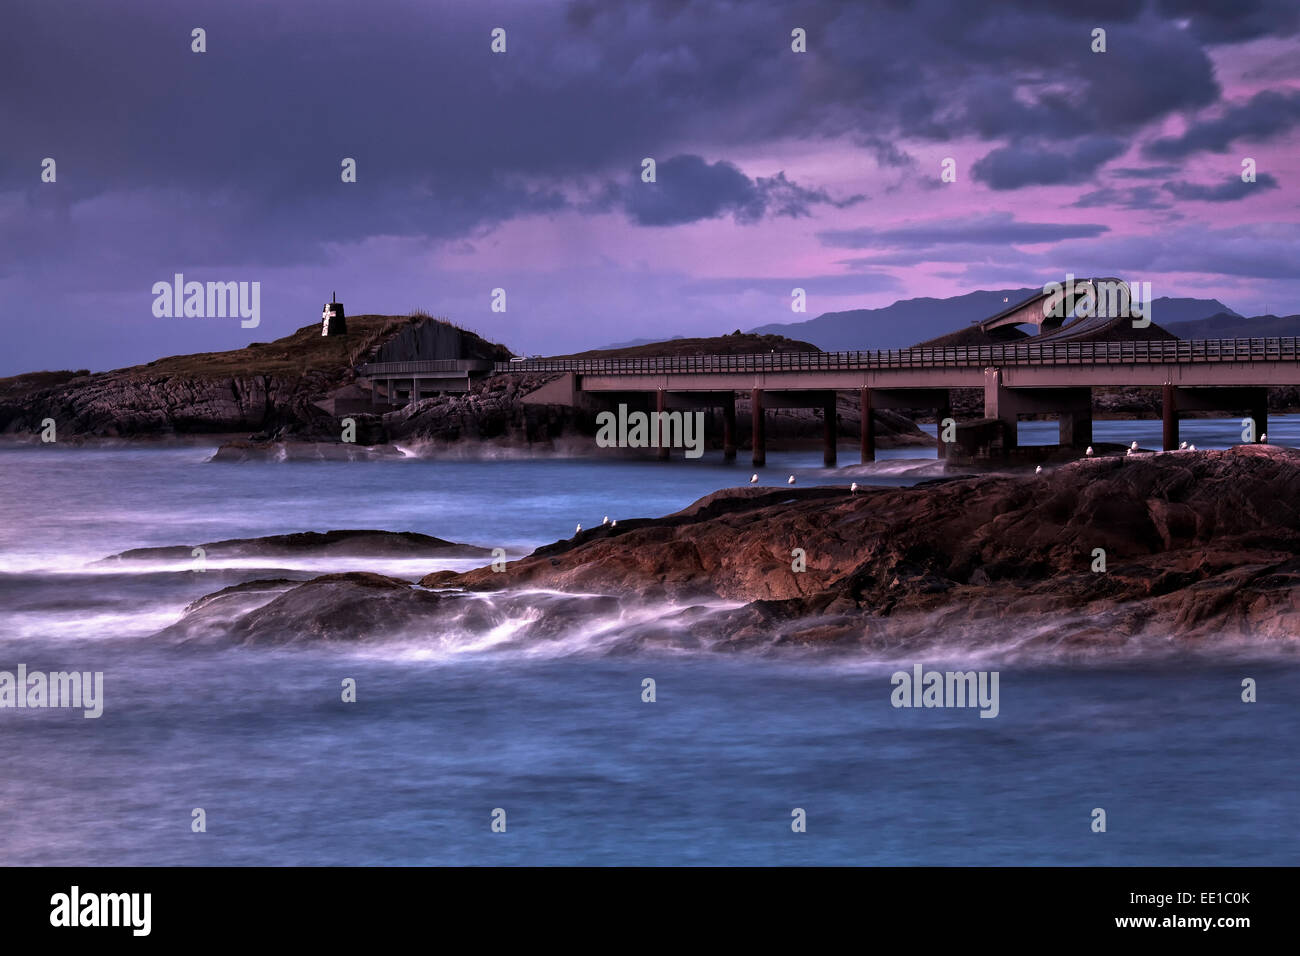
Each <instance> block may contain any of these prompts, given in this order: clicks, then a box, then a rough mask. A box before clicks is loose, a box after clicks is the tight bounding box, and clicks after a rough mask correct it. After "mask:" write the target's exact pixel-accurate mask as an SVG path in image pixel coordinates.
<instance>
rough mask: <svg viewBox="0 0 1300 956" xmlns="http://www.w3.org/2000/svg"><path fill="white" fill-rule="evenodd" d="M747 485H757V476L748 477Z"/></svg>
mask: <svg viewBox="0 0 1300 956" xmlns="http://www.w3.org/2000/svg"><path fill="white" fill-rule="evenodd" d="M749 483H750V484H751V485H756V484H758V475H750V476H749Z"/></svg>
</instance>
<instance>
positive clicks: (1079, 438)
mask: <svg viewBox="0 0 1300 956" xmlns="http://www.w3.org/2000/svg"><path fill="white" fill-rule="evenodd" d="M1058 427H1059V433H1058V434H1059V436H1060V437H1059V439H1058V441H1059V442H1060V444H1061V447H1063V448H1087V447H1088V446H1089V445H1091V444H1092V410H1091V409H1089V410H1088V411H1086V412H1082V411H1065V412H1061V416H1060V423H1059V426H1058Z"/></svg>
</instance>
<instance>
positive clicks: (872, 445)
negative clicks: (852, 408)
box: [858, 388, 876, 465]
mask: <svg viewBox="0 0 1300 956" xmlns="http://www.w3.org/2000/svg"><path fill="white" fill-rule="evenodd" d="M858 408H859V409H861V414H862V424H861V426H860V428H859V431H860V435H859V442H860V444H861V446H862V464H864V465H866V464H868V463H870V462H873V461H875V460H876V423H875V420H874V417H873V415H872V410H871V389H869V388H862V389H858Z"/></svg>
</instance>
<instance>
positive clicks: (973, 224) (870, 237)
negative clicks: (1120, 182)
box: [817, 212, 1109, 249]
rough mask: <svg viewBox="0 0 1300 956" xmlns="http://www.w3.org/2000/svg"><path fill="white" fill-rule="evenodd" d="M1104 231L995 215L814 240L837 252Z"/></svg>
mask: <svg viewBox="0 0 1300 956" xmlns="http://www.w3.org/2000/svg"><path fill="white" fill-rule="evenodd" d="M1108 229H1109V227H1108V226H1104V225H1101V224H1099V223H1079V222H1063V223H1058V222H1020V221H1018V220H1017V219H1016V218H1015V216H1014V215H1012V214H1011V213H1007V212H995V213H987V214H985V215H980V216H970V217H966V218H963V219H936V220H931V221H928V222H921V223H913V224H909V225H905V226H895V227H891V228H885V229H877V228H870V227H864V228H861V229H828V230H826V231H824V232H819V233H817V238H818V239H819V240H820V241H821V243H822V245H824V246H833V247H836V248H841V249H872V248H898V247H902V248H905V249H924V248H929V247H933V246H937V245H947V244H951V243H971V244H984V245H996V246H1007V245H1013V244H1016V243H1022V244H1034V243H1044V242H1060V241H1061V240H1063V239H1088V238H1092V237H1095V236H1100V235H1102V234H1103V233H1105V232H1107V231H1108Z"/></svg>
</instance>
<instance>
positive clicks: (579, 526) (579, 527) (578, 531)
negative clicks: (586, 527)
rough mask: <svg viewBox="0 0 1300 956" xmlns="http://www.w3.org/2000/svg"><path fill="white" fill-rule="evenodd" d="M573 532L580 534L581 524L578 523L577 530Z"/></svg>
mask: <svg viewBox="0 0 1300 956" xmlns="http://www.w3.org/2000/svg"><path fill="white" fill-rule="evenodd" d="M573 533H574V534H582V525H581V524H579V525H578V530H577V531H575V532H573Z"/></svg>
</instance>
